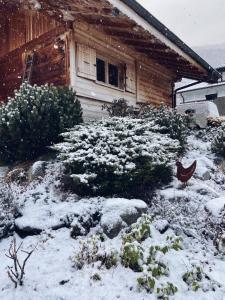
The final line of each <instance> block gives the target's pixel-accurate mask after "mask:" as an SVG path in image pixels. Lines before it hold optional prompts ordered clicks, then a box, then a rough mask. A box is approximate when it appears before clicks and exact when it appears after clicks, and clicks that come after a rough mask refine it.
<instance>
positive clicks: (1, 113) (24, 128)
mask: <svg viewBox="0 0 225 300" xmlns="http://www.w3.org/2000/svg"><path fill="white" fill-rule="evenodd" d="M81 122H82V110H81V106H80V103H79V101H78V100H77V99H76V94H75V93H74V92H73V91H72V90H71V89H69V88H67V87H54V86H48V85H45V86H37V85H34V86H31V85H30V84H28V83H24V84H22V86H21V87H20V89H19V90H18V91H16V92H15V97H14V98H9V99H8V102H7V103H5V104H3V105H1V106H0V160H3V161H7V162H8V161H9V162H10V161H17V160H27V159H32V158H35V157H36V156H37V155H40V154H42V153H43V152H44V151H45V150H46V146H50V145H52V144H53V143H54V142H57V141H59V134H60V133H62V132H63V131H65V130H66V129H67V128H70V127H72V126H74V125H76V124H79V123H81Z"/></svg>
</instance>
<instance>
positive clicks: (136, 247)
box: [121, 242, 144, 272]
mask: <svg viewBox="0 0 225 300" xmlns="http://www.w3.org/2000/svg"><path fill="white" fill-rule="evenodd" d="M143 256H144V252H143V249H142V247H141V245H140V244H139V243H138V242H132V243H125V245H124V246H123V250H122V253H121V262H122V265H123V266H124V267H126V268H130V269H132V270H133V271H135V272H141V271H142V270H143V268H142V265H143Z"/></svg>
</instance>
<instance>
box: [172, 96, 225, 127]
mask: <svg viewBox="0 0 225 300" xmlns="http://www.w3.org/2000/svg"><path fill="white" fill-rule="evenodd" d="M177 111H178V112H179V113H181V114H184V113H188V114H189V115H190V117H191V122H192V127H193V126H194V125H196V126H198V127H200V128H206V127H207V124H208V118H210V117H213V118H217V117H219V112H218V109H217V106H216V104H215V103H212V102H210V101H204V102H190V103H184V104H181V105H178V106H177ZM190 112H191V113H190Z"/></svg>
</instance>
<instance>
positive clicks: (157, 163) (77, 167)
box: [52, 118, 180, 198]
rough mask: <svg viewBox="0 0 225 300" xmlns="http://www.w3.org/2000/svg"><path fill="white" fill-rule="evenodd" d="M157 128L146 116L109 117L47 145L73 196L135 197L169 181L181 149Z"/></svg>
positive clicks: (175, 141) (71, 131)
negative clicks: (61, 166) (60, 165)
mask: <svg viewBox="0 0 225 300" xmlns="http://www.w3.org/2000/svg"><path fill="white" fill-rule="evenodd" d="M158 129H159V126H158V125H156V126H155V125H154V123H153V122H151V121H149V120H148V119H132V118H110V119H108V120H102V121H98V122H93V123H87V124H82V125H78V126H75V127H74V128H73V129H71V130H70V131H69V132H66V133H64V134H62V136H63V138H64V142H63V143H59V144H56V145H55V146H53V147H52V148H53V149H55V150H57V151H58V152H59V155H58V157H59V159H60V160H61V161H62V162H63V164H64V166H65V170H66V173H67V175H69V176H70V177H71V178H72V181H73V184H72V186H73V188H74V191H75V192H76V193H77V194H79V195H81V196H84V195H85V196H88V195H91V196H96V195H97V196H98V195H102V196H107V195H111V196H113V195H118V196H125V197H132V198H133V197H139V198H140V197H144V195H145V192H148V191H152V190H154V188H156V187H157V186H160V185H161V184H167V183H169V182H170V181H171V179H172V167H171V162H172V161H174V160H175V159H176V157H177V152H179V150H180V144H179V142H178V140H173V139H171V138H170V137H169V135H168V134H162V133H160V132H159V131H158Z"/></svg>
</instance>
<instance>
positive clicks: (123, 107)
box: [102, 98, 135, 117]
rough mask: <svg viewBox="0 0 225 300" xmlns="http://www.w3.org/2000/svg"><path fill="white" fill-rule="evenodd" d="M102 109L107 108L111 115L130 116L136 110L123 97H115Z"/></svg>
mask: <svg viewBox="0 0 225 300" xmlns="http://www.w3.org/2000/svg"><path fill="white" fill-rule="evenodd" d="M102 110H107V112H108V114H109V116H110V117H128V116H133V115H134V112H135V108H134V107H133V106H129V105H128V102H127V101H126V100H125V99H123V98H120V99H114V100H113V102H112V103H110V104H104V105H103V106H102Z"/></svg>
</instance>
